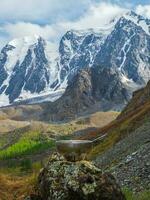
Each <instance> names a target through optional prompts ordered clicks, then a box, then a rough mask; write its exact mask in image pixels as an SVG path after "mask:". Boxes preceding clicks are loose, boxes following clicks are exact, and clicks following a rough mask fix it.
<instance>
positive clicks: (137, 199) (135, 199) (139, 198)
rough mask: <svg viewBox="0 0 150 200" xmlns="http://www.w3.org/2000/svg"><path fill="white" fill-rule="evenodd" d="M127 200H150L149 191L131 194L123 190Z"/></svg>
mask: <svg viewBox="0 0 150 200" xmlns="http://www.w3.org/2000/svg"><path fill="white" fill-rule="evenodd" d="M123 192H124V194H125V196H126V198H127V200H149V199H150V190H146V191H143V192H140V193H138V194H133V192H132V191H131V190H129V189H124V190H123Z"/></svg>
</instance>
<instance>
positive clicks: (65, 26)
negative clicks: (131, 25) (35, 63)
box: [0, 0, 125, 41]
mask: <svg viewBox="0 0 150 200" xmlns="http://www.w3.org/2000/svg"><path fill="white" fill-rule="evenodd" d="M27 1H28V0H27ZM124 11H125V9H124V8H121V7H119V6H117V5H113V4H110V3H104V2H103V3H99V4H94V5H93V4H90V7H89V9H88V10H87V11H86V12H85V13H84V14H83V15H81V16H80V18H78V19H77V20H75V21H71V20H70V21H69V20H64V19H63V20H61V22H58V23H53V24H50V25H45V26H40V25H38V24H34V23H29V22H16V23H8V24H5V25H3V26H2V27H1V29H0V31H1V32H3V33H6V34H7V35H8V38H9V39H13V38H16V37H23V36H26V35H35V34H37V35H41V36H42V37H44V38H45V39H48V40H51V41H56V40H57V39H58V38H59V37H61V36H62V35H63V34H64V33H65V32H66V31H67V30H70V29H87V28H98V27H101V26H102V25H104V24H105V23H107V22H108V21H109V20H111V19H112V18H113V17H115V16H116V15H118V14H121V13H123V12H124Z"/></svg>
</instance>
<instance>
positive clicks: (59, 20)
mask: <svg viewBox="0 0 150 200" xmlns="http://www.w3.org/2000/svg"><path fill="white" fill-rule="evenodd" d="M11 1H12V0H0V17H4V16H5V15H7V16H6V19H8V18H9V17H10V18H11V17H12V18H13V17H14V18H15V19H18V20H17V21H14V22H9V23H6V24H4V25H3V26H1V27H0V33H2V34H3V35H4V36H5V35H7V38H6V36H5V37H3V39H4V40H5V41H8V40H11V39H13V38H16V37H23V36H27V35H35V34H36V35H40V36H42V37H44V38H45V39H47V40H49V41H51V42H56V41H57V42H58V40H59V39H60V37H61V36H62V35H63V34H64V33H65V32H66V31H68V30H70V29H77V30H79V29H88V28H99V27H102V26H103V25H104V24H106V23H107V22H109V21H110V20H111V19H112V18H114V17H115V16H117V15H120V14H123V13H124V12H125V11H127V9H126V7H127V8H128V9H129V7H130V6H129V5H128V6H124V7H123V6H120V5H119V4H112V3H108V2H107V3H106V1H105V2H104V1H102V2H101V3H93V2H95V1H96V0H76V1H74V0H69V1H68V0H61V1H60V0H55V3H54V0H42V3H41V0H32V1H31V0H26V2H25V3H24V4H23V6H22V5H21V4H22V3H21V0H13V4H12V7H10V5H11V4H10V2H11ZM33 2H34V3H33ZM86 2H87V3H86ZM88 3H89V4H88ZM7 4H9V7H8V9H7V12H6V13H5V14H4V12H5V11H2V7H4V8H5V7H6V6H7ZM87 5H88V6H87ZM16 7H17V8H21V9H18V12H17V13H15V12H16V10H15V9H16ZM87 7H88V8H87ZM135 10H136V12H138V13H139V14H144V15H146V16H147V17H149V16H150V5H146V6H142V5H138V6H137V7H136V9H135ZM1 11H2V12H1ZM12 12H14V15H12ZM50 18H54V19H51V20H50V21H49V23H47V25H44V26H41V25H39V24H37V23H36V22H33V21H34V20H38V19H41V21H42V19H44V20H48V19H50ZM25 19H26V20H25ZM27 19H29V20H30V22H28V21H27ZM32 20H33V21H32ZM0 37H1V36H0ZM1 38H2V37H1Z"/></svg>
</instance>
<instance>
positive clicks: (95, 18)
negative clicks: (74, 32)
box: [62, 2, 127, 29]
mask: <svg viewBox="0 0 150 200" xmlns="http://www.w3.org/2000/svg"><path fill="white" fill-rule="evenodd" d="M125 11H127V9H125V8H122V7H120V6H118V5H115V4H114V5H113V4H110V3H104V2H102V3H99V4H94V5H91V7H90V8H89V10H88V11H87V12H86V13H85V14H84V15H83V16H81V17H80V18H79V19H78V20H77V21H75V22H65V23H62V25H63V27H71V28H73V29H87V28H98V27H101V26H103V25H104V24H106V23H108V22H109V21H110V20H111V19H113V18H114V17H116V16H118V15H120V14H123V13H124V12H125Z"/></svg>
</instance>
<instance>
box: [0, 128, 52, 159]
mask: <svg viewBox="0 0 150 200" xmlns="http://www.w3.org/2000/svg"><path fill="white" fill-rule="evenodd" d="M53 146H54V141H53V140H50V139H48V138H47V137H46V136H44V135H42V134H41V133H40V132H37V131H34V132H33V131H30V132H27V133H25V134H24V135H23V136H22V137H21V138H20V139H19V140H18V141H17V142H16V143H15V144H12V145H11V146H9V147H8V148H7V149H5V150H2V151H0V160H5V159H11V158H18V157H21V156H25V155H32V154H35V153H39V152H42V151H44V150H46V149H49V148H52V147H53Z"/></svg>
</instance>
